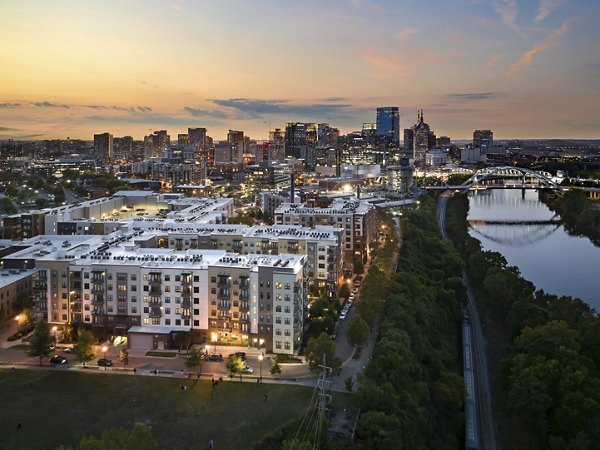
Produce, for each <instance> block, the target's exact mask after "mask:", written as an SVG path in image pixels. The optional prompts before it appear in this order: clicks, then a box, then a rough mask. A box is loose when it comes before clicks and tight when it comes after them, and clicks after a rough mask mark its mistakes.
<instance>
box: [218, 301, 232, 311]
mask: <svg viewBox="0 0 600 450" xmlns="http://www.w3.org/2000/svg"><path fill="white" fill-rule="evenodd" d="M217 308H218V309H219V310H220V311H229V309H230V308H231V303H230V302H219V304H218V305H217Z"/></svg>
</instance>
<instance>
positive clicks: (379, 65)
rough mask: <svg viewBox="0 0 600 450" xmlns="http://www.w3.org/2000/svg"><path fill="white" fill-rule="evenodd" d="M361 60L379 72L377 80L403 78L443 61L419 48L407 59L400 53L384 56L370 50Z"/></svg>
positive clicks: (412, 50)
mask: <svg viewBox="0 0 600 450" xmlns="http://www.w3.org/2000/svg"><path fill="white" fill-rule="evenodd" d="M407 53H408V51H407ZM361 58H362V60H363V61H364V62H366V63H367V64H368V65H370V66H372V67H374V68H376V69H377V70H378V73H376V74H375V75H374V76H375V77H376V78H390V77H402V76H405V75H408V74H409V73H411V72H414V71H416V70H418V69H421V68H423V67H425V66H429V65H431V64H435V63H437V62H440V61H442V59H443V58H442V57H441V56H440V55H436V54H435V53H432V52H430V51H429V50H427V49H419V48H413V49H411V50H410V56H409V57H408V58H406V59H405V58H403V57H402V55H401V54H400V51H398V52H397V53H393V54H388V55H383V54H380V53H379V52H377V51H376V50H373V49H371V48H368V49H365V50H363V51H362V53H361Z"/></svg>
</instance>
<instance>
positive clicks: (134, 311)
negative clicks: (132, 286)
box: [131, 306, 137, 314]
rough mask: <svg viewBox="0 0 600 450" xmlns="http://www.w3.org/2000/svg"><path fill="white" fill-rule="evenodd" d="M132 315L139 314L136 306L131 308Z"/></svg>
mask: <svg viewBox="0 0 600 450" xmlns="http://www.w3.org/2000/svg"><path fill="white" fill-rule="evenodd" d="M131 314H137V308H136V307H135V306H134V307H133V308H131Z"/></svg>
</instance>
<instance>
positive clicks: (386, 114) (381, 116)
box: [376, 106, 400, 145]
mask: <svg viewBox="0 0 600 450" xmlns="http://www.w3.org/2000/svg"><path fill="white" fill-rule="evenodd" d="M376 127H377V131H376V133H377V136H379V137H382V138H387V139H389V140H390V141H391V142H392V143H394V144H396V145H398V144H399V142H400V113H399V111H398V107H397V106H385V107H381V108H377V125H376Z"/></svg>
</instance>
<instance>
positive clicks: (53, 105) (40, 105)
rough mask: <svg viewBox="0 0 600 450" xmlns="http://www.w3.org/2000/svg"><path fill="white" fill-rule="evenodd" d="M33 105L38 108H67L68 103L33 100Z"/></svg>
mask: <svg viewBox="0 0 600 450" xmlns="http://www.w3.org/2000/svg"><path fill="white" fill-rule="evenodd" d="M34 105H35V106H37V107H38V108H67V109H68V108H69V105H59V104H58V103H50V102H35V103H34Z"/></svg>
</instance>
